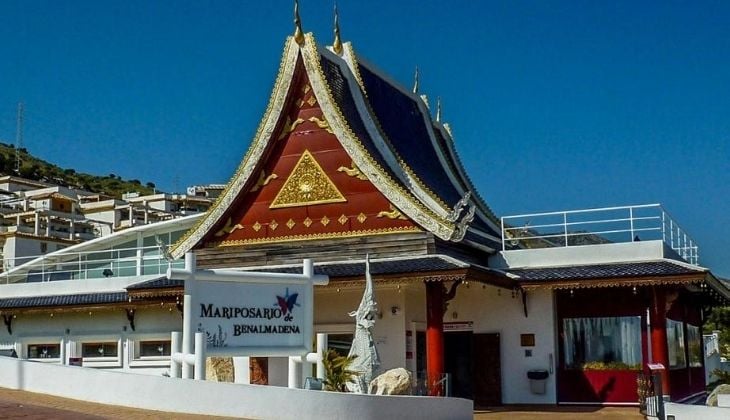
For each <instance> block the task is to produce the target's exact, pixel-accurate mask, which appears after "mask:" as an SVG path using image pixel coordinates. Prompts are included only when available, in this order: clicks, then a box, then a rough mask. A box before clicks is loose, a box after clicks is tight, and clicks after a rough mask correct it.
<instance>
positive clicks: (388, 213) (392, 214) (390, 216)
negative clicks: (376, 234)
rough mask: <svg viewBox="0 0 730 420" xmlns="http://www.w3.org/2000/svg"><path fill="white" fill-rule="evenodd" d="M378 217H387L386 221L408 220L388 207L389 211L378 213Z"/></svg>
mask: <svg viewBox="0 0 730 420" xmlns="http://www.w3.org/2000/svg"><path fill="white" fill-rule="evenodd" d="M378 217H387V218H388V219H398V220H408V218H407V217H405V216H404V215H403V213H401V212H400V210H398V209H397V208H395V207H393V205H392V204H391V205H390V210H383V211H381V212H380V213H378Z"/></svg>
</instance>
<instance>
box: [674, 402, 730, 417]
mask: <svg viewBox="0 0 730 420" xmlns="http://www.w3.org/2000/svg"><path fill="white" fill-rule="evenodd" d="M664 414H665V416H666V418H669V416H674V419H675V420H727V419H730V408H728V407H708V406H706V405H688V404H676V403H664Z"/></svg>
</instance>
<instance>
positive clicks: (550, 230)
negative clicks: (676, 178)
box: [501, 204, 699, 264]
mask: <svg viewBox="0 0 730 420" xmlns="http://www.w3.org/2000/svg"><path fill="white" fill-rule="evenodd" d="M501 228H502V250H503V251H504V250H508V249H519V248H552V247H568V246H577V245H596V244H603V243H616V242H637V241H646V240H662V241H664V243H666V244H667V245H668V246H669V247H670V248H671V249H673V250H674V251H675V252H677V254H679V256H680V257H682V258H683V259H684V260H685V261H687V262H689V263H691V264H698V263H699V248H698V246H697V244H696V243H695V242H694V241H693V240H692V238H690V237H689V236H688V235H687V234H686V233H685V231H684V230H683V229H682V228H680V226H679V225H678V224H677V223H676V222H675V221H674V220H673V219H672V218H671V217H669V214H668V213H667V212H666V211H665V210H664V208H663V207H662V206H661V205H660V204H644V205H638V206H623V207H605V208H598V209H586V210H570V211H557V212H547V213H532V214H520V215H515V216H504V217H502V218H501Z"/></svg>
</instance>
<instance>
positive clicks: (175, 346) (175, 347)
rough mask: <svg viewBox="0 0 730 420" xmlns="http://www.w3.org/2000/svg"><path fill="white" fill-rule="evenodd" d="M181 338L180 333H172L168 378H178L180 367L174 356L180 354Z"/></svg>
mask: <svg viewBox="0 0 730 420" xmlns="http://www.w3.org/2000/svg"><path fill="white" fill-rule="evenodd" d="M181 341H182V337H181V336H180V331H173V332H172V337H171V338H170V377H171V378H179V377H180V371H181V368H182V366H180V362H178V361H176V360H175V354H177V353H180V352H182V342H181Z"/></svg>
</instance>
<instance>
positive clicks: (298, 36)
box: [294, 0, 304, 45]
mask: <svg viewBox="0 0 730 420" xmlns="http://www.w3.org/2000/svg"><path fill="white" fill-rule="evenodd" d="M294 41H296V42H297V44H299V45H302V44H303V43H304V32H302V19H301V18H300V17H299V0H294Z"/></svg>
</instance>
